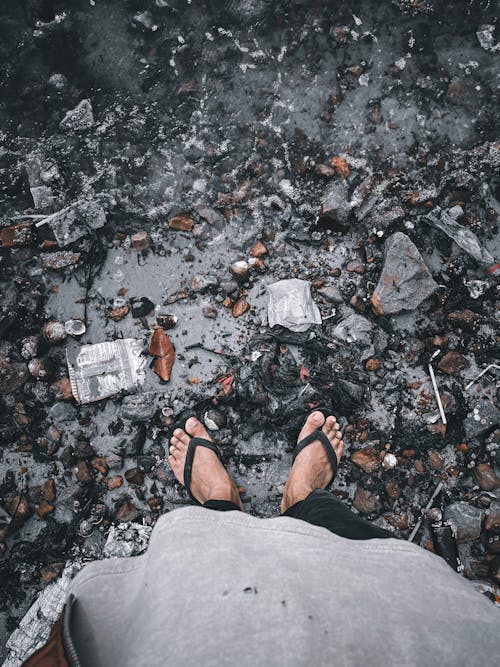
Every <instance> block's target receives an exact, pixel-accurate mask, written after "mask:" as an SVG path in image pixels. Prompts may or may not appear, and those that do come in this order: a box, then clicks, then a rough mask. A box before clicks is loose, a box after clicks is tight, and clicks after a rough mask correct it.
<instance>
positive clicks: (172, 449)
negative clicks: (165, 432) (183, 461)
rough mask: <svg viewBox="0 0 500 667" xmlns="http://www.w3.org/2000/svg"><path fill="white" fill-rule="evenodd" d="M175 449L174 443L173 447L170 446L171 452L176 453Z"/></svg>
mask: <svg viewBox="0 0 500 667" xmlns="http://www.w3.org/2000/svg"><path fill="white" fill-rule="evenodd" d="M174 450H175V447H174V446H173V445H172V447H170V449H169V450H168V451H169V452H170V453H171V454H173V453H174Z"/></svg>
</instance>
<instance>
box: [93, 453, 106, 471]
mask: <svg viewBox="0 0 500 667" xmlns="http://www.w3.org/2000/svg"><path fill="white" fill-rule="evenodd" d="M90 464H91V466H92V467H93V468H95V469H96V470H97V471H98V472H100V473H101V475H106V474H107V472H108V463H107V461H106V457H105V456H94V458H93V459H92V460H91V462H90Z"/></svg>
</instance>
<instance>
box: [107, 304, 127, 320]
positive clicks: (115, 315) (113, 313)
mask: <svg viewBox="0 0 500 667" xmlns="http://www.w3.org/2000/svg"><path fill="white" fill-rule="evenodd" d="M129 310H130V306H121V307H120V308H113V310H110V312H109V316H110V317H111V319H112V320H114V321H115V322H119V321H120V320H123V318H124V317H125V316H126V315H128V313H129Z"/></svg>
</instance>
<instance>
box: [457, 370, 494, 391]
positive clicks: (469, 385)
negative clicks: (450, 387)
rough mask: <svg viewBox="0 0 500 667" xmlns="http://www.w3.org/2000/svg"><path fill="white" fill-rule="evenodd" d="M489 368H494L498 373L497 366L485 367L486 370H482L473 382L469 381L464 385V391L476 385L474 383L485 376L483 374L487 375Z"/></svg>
mask: <svg viewBox="0 0 500 667" xmlns="http://www.w3.org/2000/svg"><path fill="white" fill-rule="evenodd" d="M491 368H496V369H497V370H499V371H500V366H499V365H498V364H490V365H489V366H486V368H485V369H483V370H482V371H481V372H480V373H479V375H478V376H477V377H476V378H474V380H471V381H470V382H469V383H468V384H466V385H465V388H466V389H470V388H471V387H472V385H473V384H476V382H477V381H478V380H479V379H480V378H482V377H483V375H485V373H487V372H488V371H489V370H490V369H491Z"/></svg>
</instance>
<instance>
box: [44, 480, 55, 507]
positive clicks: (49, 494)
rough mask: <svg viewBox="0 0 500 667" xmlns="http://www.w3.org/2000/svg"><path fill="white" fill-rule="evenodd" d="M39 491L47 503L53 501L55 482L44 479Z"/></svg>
mask: <svg viewBox="0 0 500 667" xmlns="http://www.w3.org/2000/svg"><path fill="white" fill-rule="evenodd" d="M40 493H41V494H42V496H43V497H44V498H45V500H46V501H47V502H48V503H53V502H54V500H55V499H56V483H55V482H54V480H53V479H48V480H46V481H45V482H44V483H43V484H42V485H41V486H40Z"/></svg>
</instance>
